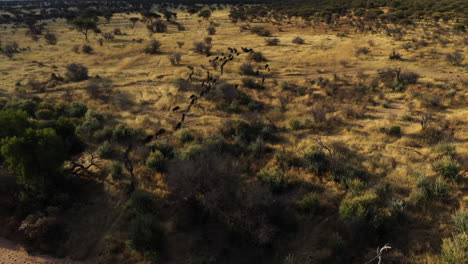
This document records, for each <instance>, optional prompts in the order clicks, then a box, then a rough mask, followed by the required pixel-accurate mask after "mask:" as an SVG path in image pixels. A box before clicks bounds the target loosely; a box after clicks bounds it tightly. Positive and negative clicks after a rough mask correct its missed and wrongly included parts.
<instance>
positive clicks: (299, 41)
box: [292, 37, 305, 45]
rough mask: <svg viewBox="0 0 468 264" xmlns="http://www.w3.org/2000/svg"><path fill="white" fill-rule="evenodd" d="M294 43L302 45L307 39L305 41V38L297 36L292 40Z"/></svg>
mask: <svg viewBox="0 0 468 264" xmlns="http://www.w3.org/2000/svg"><path fill="white" fill-rule="evenodd" d="M292 43H294V44H299V45H302V44H304V43H305V41H304V39H303V38H301V37H295V38H294V39H293V40H292Z"/></svg>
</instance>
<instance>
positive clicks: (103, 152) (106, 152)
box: [96, 141, 114, 159]
mask: <svg viewBox="0 0 468 264" xmlns="http://www.w3.org/2000/svg"><path fill="white" fill-rule="evenodd" d="M96 154H98V156H99V157H101V158H103V159H110V158H112V157H113V155H114V147H113V146H112V144H111V143H110V142H109V141H105V142H104V143H102V144H101V145H100V146H99V147H98V148H97V149H96Z"/></svg>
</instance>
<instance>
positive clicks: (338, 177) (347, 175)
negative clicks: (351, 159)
mask: <svg viewBox="0 0 468 264" xmlns="http://www.w3.org/2000/svg"><path fill="white" fill-rule="evenodd" d="M365 175H366V172H365V171H363V170H360V169H357V168H354V167H352V166H350V165H349V164H346V163H338V164H337V167H336V168H335V169H334V170H333V172H332V173H331V174H330V176H329V178H330V180H332V181H336V182H340V183H342V184H347V183H348V182H349V180H351V179H363V178H364V177H365Z"/></svg>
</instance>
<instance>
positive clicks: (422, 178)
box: [413, 173, 432, 203]
mask: <svg viewBox="0 0 468 264" xmlns="http://www.w3.org/2000/svg"><path fill="white" fill-rule="evenodd" d="M414 177H416V191H415V193H414V194H413V199H414V200H416V202H418V203H425V202H427V201H429V200H430V199H431V196H432V188H431V183H430V181H429V178H427V176H426V175H424V174H422V173H416V174H414Z"/></svg>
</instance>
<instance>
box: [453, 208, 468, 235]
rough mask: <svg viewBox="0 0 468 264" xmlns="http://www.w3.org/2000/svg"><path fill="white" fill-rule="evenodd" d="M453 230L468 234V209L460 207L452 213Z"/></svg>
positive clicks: (457, 232)
mask: <svg viewBox="0 0 468 264" xmlns="http://www.w3.org/2000/svg"><path fill="white" fill-rule="evenodd" d="M452 225H453V232H454V233H456V234H463V233H465V234H468V210H466V209H460V210H459V211H457V212H455V213H454V214H453V215H452Z"/></svg>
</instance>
